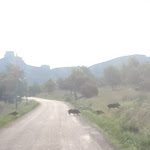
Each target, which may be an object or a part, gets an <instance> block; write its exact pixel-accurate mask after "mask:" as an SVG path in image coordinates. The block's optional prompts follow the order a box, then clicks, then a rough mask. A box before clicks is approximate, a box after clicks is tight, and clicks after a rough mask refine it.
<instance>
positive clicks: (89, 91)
mask: <svg viewBox="0 0 150 150" xmlns="http://www.w3.org/2000/svg"><path fill="white" fill-rule="evenodd" d="M81 94H82V95H83V96H85V97H87V98H91V97H93V96H97V95H98V89H97V87H96V86H94V85H91V84H89V83H86V84H84V85H83V86H82V87H81Z"/></svg>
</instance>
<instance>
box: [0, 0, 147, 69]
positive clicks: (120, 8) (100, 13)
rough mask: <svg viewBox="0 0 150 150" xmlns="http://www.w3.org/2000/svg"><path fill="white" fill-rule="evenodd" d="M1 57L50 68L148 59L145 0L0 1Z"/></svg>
mask: <svg viewBox="0 0 150 150" xmlns="http://www.w3.org/2000/svg"><path fill="white" fill-rule="evenodd" d="M5 51H14V52H15V53H16V54H17V55H18V56H20V57H22V58H23V60H24V61H25V62H26V63H27V64H30V65H34V66H41V65H43V64H47V65H50V67H51V68H57V67H68V66H83V65H84V66H90V65H93V64H96V63H100V62H103V61H107V60H109V59H113V58H116V57H119V56H124V55H131V54H144V55H147V56H150V0H24V1H23V0H0V58H2V57H3V55H4V53H5Z"/></svg>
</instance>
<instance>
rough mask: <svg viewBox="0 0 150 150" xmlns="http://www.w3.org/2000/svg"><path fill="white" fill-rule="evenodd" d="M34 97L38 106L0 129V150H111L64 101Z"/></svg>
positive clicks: (101, 137) (110, 146) (96, 132)
mask: <svg viewBox="0 0 150 150" xmlns="http://www.w3.org/2000/svg"><path fill="white" fill-rule="evenodd" d="M34 99H35V100H36V101H38V102H40V103H41V105H40V106H39V107H38V108H36V109H35V110H33V111H32V112H30V113H28V114H26V115H24V116H23V117H21V118H19V119H17V120H15V121H14V122H12V123H10V124H9V125H7V126H5V127H3V128H1V129H0V150H115V149H114V148H113V146H112V145H110V144H108V142H107V141H106V140H105V138H104V137H103V135H101V134H100V133H99V132H98V131H96V130H95V129H94V128H92V127H90V126H89V125H88V124H86V123H85V122H84V121H83V120H82V118H81V117H80V116H74V115H69V114H67V110H68V109H69V107H68V106H67V105H66V104H65V103H63V102H59V101H48V100H44V99H39V98H34Z"/></svg>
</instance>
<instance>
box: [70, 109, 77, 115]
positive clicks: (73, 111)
mask: <svg viewBox="0 0 150 150" xmlns="http://www.w3.org/2000/svg"><path fill="white" fill-rule="evenodd" d="M79 113H80V111H79V110H77V109H69V110H68V114H69V115H70V114H74V115H75V114H76V115H79Z"/></svg>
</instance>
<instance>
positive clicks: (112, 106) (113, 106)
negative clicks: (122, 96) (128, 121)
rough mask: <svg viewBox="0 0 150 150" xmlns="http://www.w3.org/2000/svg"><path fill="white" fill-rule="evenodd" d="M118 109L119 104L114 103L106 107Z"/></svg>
mask: <svg viewBox="0 0 150 150" xmlns="http://www.w3.org/2000/svg"><path fill="white" fill-rule="evenodd" d="M119 107H120V104H119V103H114V104H109V105H108V108H109V109H110V108H119Z"/></svg>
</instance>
